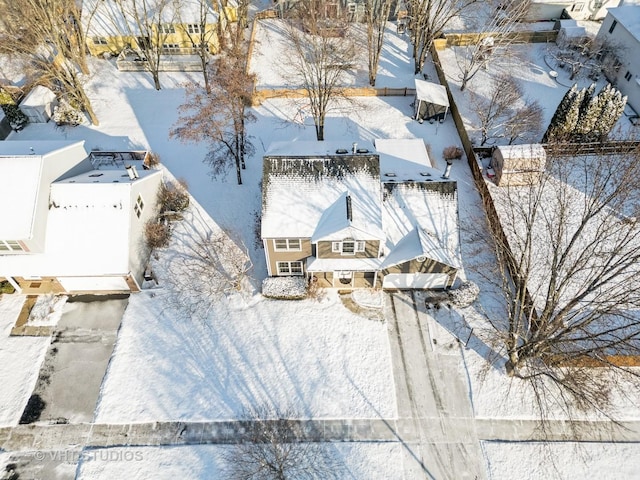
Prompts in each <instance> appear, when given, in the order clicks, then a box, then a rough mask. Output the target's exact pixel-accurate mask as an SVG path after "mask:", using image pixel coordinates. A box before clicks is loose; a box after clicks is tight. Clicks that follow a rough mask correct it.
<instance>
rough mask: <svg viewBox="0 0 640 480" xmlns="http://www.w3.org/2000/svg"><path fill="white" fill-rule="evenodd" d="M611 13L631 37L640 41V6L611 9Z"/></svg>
mask: <svg viewBox="0 0 640 480" xmlns="http://www.w3.org/2000/svg"><path fill="white" fill-rule="evenodd" d="M609 13H610V14H611V16H612V17H613V18H615V19H616V20H617V21H618V23H619V24H620V25H622V26H623V27H624V28H626V29H627V30H628V31H629V33H630V34H631V35H633V36H634V37H635V38H636V39H638V40H640V5H624V6H622V7H615V8H610V9H609Z"/></svg>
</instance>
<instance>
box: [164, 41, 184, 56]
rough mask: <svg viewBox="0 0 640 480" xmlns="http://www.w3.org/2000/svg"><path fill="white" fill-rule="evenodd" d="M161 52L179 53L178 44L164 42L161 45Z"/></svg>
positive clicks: (167, 53) (166, 53)
mask: <svg viewBox="0 0 640 480" xmlns="http://www.w3.org/2000/svg"><path fill="white" fill-rule="evenodd" d="M162 53H164V54H165V55H172V54H176V53H180V45H178V44H177V43H164V44H163V45H162Z"/></svg>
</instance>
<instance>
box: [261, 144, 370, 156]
mask: <svg viewBox="0 0 640 480" xmlns="http://www.w3.org/2000/svg"><path fill="white" fill-rule="evenodd" d="M354 144H355V148H356V150H360V154H366V153H375V148H374V146H373V144H372V143H371V142H365V141H362V140H354V141H353V142H352V143H349V142H344V141H343V142H336V141H328V140H325V141H323V142H317V141H315V140H296V141H295V142H273V143H272V144H271V145H269V148H267V151H266V153H265V154H264V155H265V157H292V158H293V157H312V156H317V157H328V156H335V155H348V154H352V153H353V147H354ZM338 150H346V152H344V153H343V154H338V153H336V152H337V151H338ZM364 150H366V152H365V151H364Z"/></svg>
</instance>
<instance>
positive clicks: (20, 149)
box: [0, 140, 87, 240]
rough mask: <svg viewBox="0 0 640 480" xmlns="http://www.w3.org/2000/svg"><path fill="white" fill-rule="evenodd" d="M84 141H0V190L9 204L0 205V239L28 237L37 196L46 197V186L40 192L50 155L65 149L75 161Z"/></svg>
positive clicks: (81, 155) (82, 151)
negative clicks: (8, 200)
mask: <svg viewBox="0 0 640 480" xmlns="http://www.w3.org/2000/svg"><path fill="white" fill-rule="evenodd" d="M83 145H84V142H71V141H55V140H51V141H17V140H16V141H4V142H0V192H2V197H3V198H4V199H11V204H10V205H6V206H5V207H4V208H0V239H2V240H21V239H27V238H30V237H31V236H32V233H33V227H34V222H35V214H36V207H37V205H38V198H39V196H40V195H45V196H48V194H49V192H48V185H47V186H46V189H45V190H44V191H41V189H42V188H44V187H42V185H41V183H42V181H43V174H44V175H45V176H46V172H47V170H48V169H51V168H54V167H55V166H54V165H51V161H52V160H53V157H54V156H56V155H58V154H62V153H63V151H64V150H68V154H69V155H72V156H74V157H75V158H76V159H77V161H78V162H80V161H82V160H83V159H84V158H85V157H86V156H87V153H86V150H85V149H84V146H83Z"/></svg>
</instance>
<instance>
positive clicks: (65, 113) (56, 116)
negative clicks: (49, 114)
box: [53, 100, 84, 127]
mask: <svg viewBox="0 0 640 480" xmlns="http://www.w3.org/2000/svg"><path fill="white" fill-rule="evenodd" d="M53 121H54V122H56V124H57V125H72V126H74V127H75V126H78V125H80V124H81V123H82V122H83V121H84V115H83V114H82V112H81V111H80V110H78V109H77V108H75V107H73V106H72V105H71V104H70V103H69V102H67V101H66V100H61V101H60V104H59V105H56V106H55V107H53Z"/></svg>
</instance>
